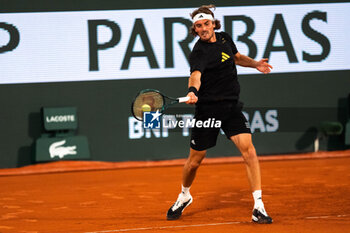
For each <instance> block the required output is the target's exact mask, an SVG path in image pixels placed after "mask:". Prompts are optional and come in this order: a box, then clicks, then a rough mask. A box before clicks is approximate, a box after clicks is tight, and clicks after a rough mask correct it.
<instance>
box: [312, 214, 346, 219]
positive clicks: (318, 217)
mask: <svg viewBox="0 0 350 233" xmlns="http://www.w3.org/2000/svg"><path fill="white" fill-rule="evenodd" d="M347 216H348V215H346V214H338V215H333V216H330V215H328V216H313V217H306V219H322V218H341V217H347Z"/></svg>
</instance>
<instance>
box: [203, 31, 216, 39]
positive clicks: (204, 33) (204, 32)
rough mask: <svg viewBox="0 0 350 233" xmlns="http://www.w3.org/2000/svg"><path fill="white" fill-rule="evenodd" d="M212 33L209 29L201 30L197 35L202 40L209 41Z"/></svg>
mask: <svg viewBox="0 0 350 233" xmlns="http://www.w3.org/2000/svg"><path fill="white" fill-rule="evenodd" d="M213 34H214V32H211V33H210V31H203V32H202V33H201V34H200V35H199V37H200V39H201V40H203V41H209V40H210V39H211V38H212V37H213Z"/></svg>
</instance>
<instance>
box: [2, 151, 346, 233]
mask: <svg viewBox="0 0 350 233" xmlns="http://www.w3.org/2000/svg"><path fill="white" fill-rule="evenodd" d="M260 158H261V167H262V178H263V199H264V202H265V206H266V208H267V211H268V213H269V214H270V215H271V216H272V217H273V219H274V223H273V224H271V225H257V224H253V223H251V222H250V216H251V210H252V205H253V200H252V197H251V194H250V191H249V189H248V181H247V178H246V174H245V167H244V164H243V162H242V161H241V159H240V158H236V157H231V158H221V159H206V161H205V164H203V166H201V167H200V170H199V172H198V176H197V179H196V181H195V183H194V185H193V187H192V189H191V193H192V195H193V197H194V202H193V204H192V205H191V206H190V207H189V208H187V209H186V210H185V212H184V213H183V216H182V217H181V218H180V219H179V220H177V221H167V220H166V217H165V214H166V211H167V209H168V208H169V207H170V206H171V205H172V204H173V202H174V201H175V200H176V198H177V195H178V192H179V189H180V184H181V183H180V181H181V173H182V166H181V164H182V163H183V161H184V160H175V161H167V162H164V161H163V162H141V163H137V162H130V163H102V162H77V161H66V162H55V163H49V164H39V165H32V166H29V167H24V168H17V169H2V170H0V173H1V176H0V185H1V187H2V188H1V191H0V206H1V207H0V232H16V233H34V232H38V233H39V232H40V233H41V232H43V233H44V232H50V233H51V232H57V233H60V232H62V233H63V232H65V233H66V232H77V233H78V232H81V233H84V232H96V233H97V232H99V233H102V232H103V233H107V232H144V233H148V232H188V233H195V232H214V233H215V232H259V233H264V232H269V233H270V232H318V233H320V232H350V221H349V213H350V205H349V203H350V196H349V193H350V188H349V187H350V174H349V171H350V151H338V152H320V153H317V154H316V153H309V154H304V155H291V156H285V157H282V156H267V157H265V156H264V157H260ZM282 158H284V159H283V160H282ZM225 161H226V162H225ZM84 170H85V171H84Z"/></svg>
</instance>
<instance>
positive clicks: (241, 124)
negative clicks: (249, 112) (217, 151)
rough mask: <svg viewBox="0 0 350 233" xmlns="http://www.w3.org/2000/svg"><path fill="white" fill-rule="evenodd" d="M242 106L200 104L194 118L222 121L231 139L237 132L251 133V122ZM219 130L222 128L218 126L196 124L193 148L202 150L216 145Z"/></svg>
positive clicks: (192, 137)
mask: <svg viewBox="0 0 350 233" xmlns="http://www.w3.org/2000/svg"><path fill="white" fill-rule="evenodd" d="M242 106H243V105H242V104H241V103H238V104H237V103H222V104H210V105H200V106H196V113H195V116H194V118H195V119H196V121H198V120H200V121H208V120H209V119H210V120H211V121H212V122H213V121H221V129H222V130H223V131H224V133H225V135H226V137H227V138H228V139H230V137H232V136H234V135H237V134H241V133H251V131H250V127H249V123H248V121H247V119H246V118H245V117H244V115H243V113H242ZM214 119H215V120H214ZM211 125H214V124H211ZM219 132H220V128H217V127H209V128H205V127H197V125H195V126H194V127H193V128H192V131H191V141H190V145H191V148H192V149H194V150H198V151H201V150H206V149H209V148H211V147H213V146H215V145H216V140H217V137H218V134H219Z"/></svg>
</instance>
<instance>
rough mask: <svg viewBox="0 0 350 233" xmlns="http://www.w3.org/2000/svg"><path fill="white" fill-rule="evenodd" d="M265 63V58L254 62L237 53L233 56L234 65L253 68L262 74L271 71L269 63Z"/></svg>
mask: <svg viewBox="0 0 350 233" xmlns="http://www.w3.org/2000/svg"><path fill="white" fill-rule="evenodd" d="M267 61H268V59H267V58H263V59H261V60H260V61H255V60H254V59H252V58H250V57H248V56H246V55H243V54H240V53H239V52H237V53H236V54H235V63H236V65H239V66H244V67H251V68H255V69H257V70H258V71H260V72H261V73H264V74H268V73H270V72H271V69H272V66H271V65H270V64H269V63H267Z"/></svg>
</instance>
